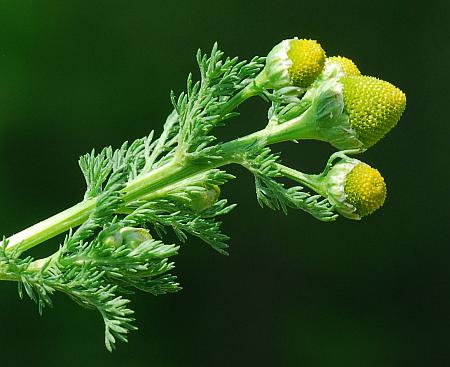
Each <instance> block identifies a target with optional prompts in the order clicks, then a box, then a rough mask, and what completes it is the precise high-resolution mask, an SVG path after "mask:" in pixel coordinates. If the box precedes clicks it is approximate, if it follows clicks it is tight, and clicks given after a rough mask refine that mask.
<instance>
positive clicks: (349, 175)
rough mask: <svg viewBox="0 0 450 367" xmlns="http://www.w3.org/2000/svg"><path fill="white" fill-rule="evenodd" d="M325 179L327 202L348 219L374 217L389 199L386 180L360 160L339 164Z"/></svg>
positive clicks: (342, 161)
mask: <svg viewBox="0 0 450 367" xmlns="http://www.w3.org/2000/svg"><path fill="white" fill-rule="evenodd" d="M324 179H325V187H326V192H327V196H328V199H329V200H330V202H331V203H332V204H333V205H334V206H335V207H336V210H337V211H338V212H339V213H340V214H341V215H343V216H345V217H347V218H351V219H360V218H361V217H364V216H367V215H369V214H372V213H373V212H374V211H375V210H377V209H379V208H381V206H382V205H383V204H384V201H385V199H386V184H385V182H384V179H383V176H381V174H380V172H379V171H378V170H376V169H375V168H372V167H370V166H369V165H368V164H366V163H363V162H361V161H359V160H357V159H352V158H345V159H343V160H341V161H339V162H338V163H336V164H335V165H334V166H333V167H332V168H331V169H330V171H329V172H328V173H327V175H326V176H325V178H324Z"/></svg>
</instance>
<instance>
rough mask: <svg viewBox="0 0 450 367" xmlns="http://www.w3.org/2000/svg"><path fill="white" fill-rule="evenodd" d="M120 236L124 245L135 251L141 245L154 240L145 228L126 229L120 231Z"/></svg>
mask: <svg viewBox="0 0 450 367" xmlns="http://www.w3.org/2000/svg"><path fill="white" fill-rule="evenodd" d="M120 234H121V236H122V238H123V242H124V244H125V245H127V246H128V247H129V248H131V249H135V248H136V247H138V246H139V245H140V244H141V243H143V242H145V241H148V240H151V239H152V238H153V237H152V235H151V234H150V233H149V231H148V230H146V229H144V228H133V227H124V228H121V229H120Z"/></svg>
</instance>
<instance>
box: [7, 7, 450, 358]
mask: <svg viewBox="0 0 450 367" xmlns="http://www.w3.org/2000/svg"><path fill="white" fill-rule="evenodd" d="M449 4H450V3H449V2H447V1H428V2H412V1H392V0H391V1H387V0H386V1H376V2H360V1H320V2H319V1H315V2H300V1H297V2H292V1H272V2H267V4H264V3H263V2H252V1H238V0H228V1H221V2H214V1H201V0H195V1H178V2H175V1H170V0H166V1H164V2H153V1H144V0H141V1H135V0H129V1H31V0H21V1H17V0H10V1H9V0H1V1H0V150H1V151H0V172H1V178H0V210H1V212H0V231H1V233H2V234H4V235H11V234H12V233H14V232H15V231H18V230H20V229H23V228H25V227H27V226H29V225H31V224H33V223H35V222H37V221H39V220H41V219H44V218H46V217H48V216H49V215H51V214H54V213H56V212H58V211H60V210H62V209H65V208H66V207H68V206H70V205H72V204H74V203H76V202H78V201H79V200H80V199H81V197H82V194H83V189H84V182H83V179H82V177H81V174H80V172H79V170H78V167H77V159H78V157H79V156H80V155H81V154H84V153H85V152H87V151H89V150H90V149H92V148H93V147H95V148H101V147H103V146H105V145H110V144H112V145H113V146H115V147H117V146H118V145H119V144H120V143H122V142H123V141H124V140H130V139H135V138H138V137H141V136H143V135H146V134H148V132H149V131H150V130H151V129H156V130H157V131H160V130H161V124H162V122H163V120H164V119H165V116H166V115H167V114H168V113H169V112H170V110H171V105H170V101H169V98H168V96H169V92H170V90H171V89H174V90H175V91H177V92H180V91H181V90H183V89H184V85H185V78H186V76H187V74H188V72H190V71H196V64H195V58H194V54H195V52H196V50H197V48H199V47H200V48H202V49H204V50H208V49H210V47H211V46H212V44H213V42H214V41H218V42H219V43H220V46H221V48H222V49H223V50H224V51H225V52H226V54H227V55H231V56H234V55H238V56H239V57H241V58H247V59H248V58H250V57H252V56H254V55H265V54H267V52H268V51H269V50H270V49H271V48H272V47H273V45H275V44H276V43H278V42H279V41H280V40H282V39H285V38H289V37H293V36H299V37H306V38H313V39H317V40H319V41H320V42H321V44H322V46H323V47H324V48H325V50H326V51H327V54H328V55H330V56H331V55H336V54H341V55H346V56H349V57H351V58H352V59H353V60H354V61H355V62H356V63H357V64H358V66H359V67H360V70H361V71H362V72H363V73H364V74H368V75H375V76H378V77H380V78H382V79H385V80H388V81H390V82H392V83H394V84H396V85H397V86H399V87H400V88H402V89H403V90H404V91H405V92H406V94H407V97H408V106H407V109H406V112H405V114H404V116H403V118H402V120H401V121H400V123H399V125H398V127H397V128H395V129H394V130H393V131H392V132H391V133H390V134H389V135H388V137H386V138H385V139H383V140H382V141H381V142H380V143H379V144H377V145H376V146H375V147H373V148H372V149H370V150H369V151H368V152H366V153H365V154H364V155H363V156H362V157H361V159H363V160H364V161H366V162H367V163H369V164H371V165H373V166H374V167H377V168H378V169H380V170H381V172H382V173H383V175H384V177H385V179H386V181H387V183H388V190H389V191H388V199H387V201H386V204H385V206H384V207H383V209H382V210H380V211H378V212H377V213H376V214H374V215H373V216H371V217H368V218H366V219H365V220H362V221H360V222H355V221H350V220H345V219H339V220H338V221H337V222H335V223H321V222H318V221H316V220H314V219H313V218H312V217H310V216H308V215H306V214H304V213H302V212H290V213H289V215H288V216H284V215H283V214H282V213H280V212H272V211H270V210H269V209H261V208H260V207H259V206H258V205H257V203H256V200H255V195H254V188H253V181H252V178H251V176H250V175H249V174H248V173H246V172H244V171H243V170H240V169H239V168H236V167H232V168H231V171H232V172H233V173H235V174H238V175H239V179H238V180H235V181H234V182H231V183H230V184H228V185H227V186H226V187H225V188H224V190H223V193H224V196H227V197H229V198H230V199H231V201H232V202H237V203H239V206H238V208H237V209H236V210H235V211H234V212H232V213H231V214H230V215H228V216H227V217H226V218H224V222H225V223H224V226H223V227H224V230H225V231H226V232H227V233H228V234H229V235H230V236H231V237H232V240H231V242H230V243H231V256H229V257H225V256H221V255H218V254H217V253H216V252H214V251H213V250H211V249H210V248H208V246H207V245H205V244H202V243H199V241H197V240H196V239H192V240H191V241H190V242H189V244H187V245H184V246H183V247H182V250H181V253H180V255H179V256H178V257H177V258H176V263H177V268H176V269H175V273H176V274H177V275H179V278H180V281H181V282H182V285H183V287H184V289H183V291H181V292H180V293H178V294H174V295H169V296H162V297H153V296H151V295H147V294H138V295H136V296H134V297H133V304H132V307H134V309H135V310H136V317H137V319H138V321H137V324H138V326H139V328H140V330H139V331H137V332H134V333H132V334H131V336H130V340H129V344H119V345H118V350H117V351H116V352H114V353H113V354H110V353H108V352H107V351H106V349H105V348H104V345H103V325H102V321H101V319H100V316H99V315H98V314H97V313H95V312H92V311H85V310H83V309H81V308H80V307H79V306H77V305H75V304H74V303H73V302H72V301H71V300H69V299H68V298H67V297H65V296H64V295H56V296H55V297H54V303H55V305H54V309H53V310H46V311H45V312H44V315H43V316H42V317H40V316H39V315H38V312H37V307H36V306H35V305H34V304H33V303H32V302H31V301H30V300H28V299H26V300H24V301H20V300H19V298H18V296H17V291H16V284H13V283H6V282H2V284H0V351H1V357H0V358H1V359H0V365H2V366H7V365H14V366H25V365H30V364H32V365H34V366H60V365H66V366H72V365H73V366H75V365H76V366H130V367H133V366H246V365H249V366H305V367H309V366H311V367H316V366H320V367H322V366H323V367H328V366H330V367H331V366H333V367H340V366H345V367H352V366H365V367H372V366H383V367H391V366H392V367H394V366H396V367H398V366H433V367H434V366H449V365H450V267H449V263H450V246H449V242H450V241H449V232H448V226H449V224H450V223H449V216H448V213H447V209H448V205H449V200H448V196H449V192H448V188H449V176H448V150H447V148H448V146H447V145H448V139H447V138H448V135H449V131H450V128H449V126H450V114H449V108H450V101H449V92H448V90H449V87H448V86H449V85H450V72H449V69H450V68H449V66H448V64H449V62H448V60H449V57H450V47H449V30H450V29H449V10H450V5H449ZM266 110H267V106H266V105H265V104H264V102H263V101H261V100H257V99H254V100H251V101H250V102H249V103H246V104H245V105H244V106H243V107H242V109H241V112H242V116H241V117H240V118H238V119H236V120H235V121H232V122H231V123H230V124H229V126H228V128H226V129H223V128H222V129H221V130H218V131H217V134H218V135H219V136H220V137H221V138H223V139H225V138H227V137H233V136H237V135H241V134H244V133H247V132H251V131H254V130H256V129H258V128H261V127H263V125H264V122H265V120H266V117H265V116H266ZM277 148H278V149H279V150H281V151H283V152H284V161H285V162H288V163H289V164H291V165H292V166H294V167H296V168H298V169H301V170H304V171H306V172H319V171H320V170H321V169H322V168H323V165H324V164H325V162H326V159H327V157H328V156H329V154H330V153H331V152H332V151H333V150H332V149H331V147H329V146H327V145H325V144H322V143H315V142H307V143H302V144H300V145H293V144H286V145H282V146H279V147H277ZM55 245H56V242H55V241H53V242H51V243H49V244H48V246H47V247H45V246H42V247H45V248H44V249H38V250H37V251H36V252H35V253H36V254H38V255H45V254H47V253H48V251H50V250H53V249H54V246H55Z"/></svg>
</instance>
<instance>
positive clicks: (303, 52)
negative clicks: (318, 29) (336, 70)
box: [287, 39, 325, 88]
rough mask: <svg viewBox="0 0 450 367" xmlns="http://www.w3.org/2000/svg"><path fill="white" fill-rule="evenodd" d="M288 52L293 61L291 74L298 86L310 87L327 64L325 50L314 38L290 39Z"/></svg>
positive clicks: (294, 83) (293, 81)
mask: <svg viewBox="0 0 450 367" xmlns="http://www.w3.org/2000/svg"><path fill="white" fill-rule="evenodd" d="M287 54H288V57H289V59H290V60H291V62H292V65H291V67H290V68H289V76H290V77H291V80H292V84H293V85H295V86H296V87H302V88H306V87H308V86H309V85H310V84H311V83H312V82H313V81H314V80H315V79H316V78H317V76H318V75H319V74H320V72H321V71H322V69H323V66H324V64H325V51H324V50H323V48H322V46H320V44H319V43H317V42H316V41H314V40H306V39H292V40H290V43H289V50H288V52H287Z"/></svg>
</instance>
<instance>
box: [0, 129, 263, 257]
mask: <svg viewBox="0 0 450 367" xmlns="http://www.w3.org/2000/svg"><path fill="white" fill-rule="evenodd" d="M265 134H266V133H265V130H261V131H259V132H257V133H254V134H250V135H247V136H245V137H242V138H239V139H235V140H233V141H230V142H227V143H224V144H222V146H221V148H222V149H221V151H222V153H223V157H222V158H220V159H214V160H211V161H209V162H205V163H200V164H199V163H196V162H195V161H189V160H187V159H181V160H180V159H175V158H174V159H173V160H172V161H170V162H168V163H166V164H165V165H163V166H161V167H158V168H156V169H154V170H153V171H150V172H148V173H146V174H144V175H142V176H139V177H137V178H136V179H135V180H133V181H131V182H129V183H128V184H127V186H126V187H125V188H124V189H123V196H122V200H123V202H124V206H125V205H127V204H129V203H131V202H133V201H136V200H139V199H140V198H143V197H145V196H147V195H149V194H151V193H152V192H155V191H157V190H159V189H161V188H163V187H166V186H167V185H170V184H173V183H176V182H179V181H181V180H184V179H186V178H188V177H191V176H194V175H197V174H199V173H202V172H205V171H207V170H209V169H212V168H218V167H221V166H224V165H227V164H230V163H237V162H239V161H240V160H241V159H242V156H243V154H244V153H245V151H246V150H247V148H248V147H249V146H250V145H252V144H255V143H256V142H257V141H261V142H263V141H265V139H264V136H265ZM95 206H96V198H92V199H88V200H84V201H82V202H80V203H78V204H76V205H74V206H72V207H70V208H69V209H66V210H64V211H62V212H60V213H58V214H56V215H54V216H52V217H50V218H48V219H45V220H43V221H42V222H39V223H37V224H35V225H33V226H31V227H29V228H27V229H24V230H23V231H21V232H18V233H16V234H14V235H12V236H11V237H9V238H8V239H7V241H8V245H7V249H8V250H12V249H18V250H19V251H21V252H22V251H26V250H28V249H30V248H32V247H34V246H36V245H38V244H40V243H42V242H44V241H46V240H48V239H50V238H53V237H55V236H57V235H58V234H61V233H63V232H66V231H68V230H69V229H71V228H75V227H78V226H79V225H81V224H82V223H83V222H84V221H86V220H87V219H88V218H89V215H90V213H91V212H92V211H93V210H94V209H95ZM0 244H1V243H0Z"/></svg>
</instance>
